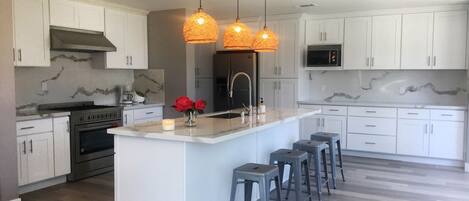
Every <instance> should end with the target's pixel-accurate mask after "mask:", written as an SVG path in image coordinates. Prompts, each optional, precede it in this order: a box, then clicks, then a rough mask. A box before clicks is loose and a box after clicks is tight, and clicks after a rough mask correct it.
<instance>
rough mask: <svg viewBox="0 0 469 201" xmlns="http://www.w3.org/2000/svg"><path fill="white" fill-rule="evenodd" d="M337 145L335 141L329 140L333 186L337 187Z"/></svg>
mask: <svg viewBox="0 0 469 201" xmlns="http://www.w3.org/2000/svg"><path fill="white" fill-rule="evenodd" d="M335 153H336V152H335V145H334V143H333V142H329V156H330V160H331V173H332V186H333V187H334V189H337V185H336V180H335V178H337V161H336V160H337V159H336V156H335Z"/></svg>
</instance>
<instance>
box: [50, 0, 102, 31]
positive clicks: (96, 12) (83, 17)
mask: <svg viewBox="0 0 469 201" xmlns="http://www.w3.org/2000/svg"><path fill="white" fill-rule="evenodd" d="M50 18H51V19H50V23H51V25H53V26H59V27H67V28H75V29H85V30H91V31H100V32H103V31H104V7H101V6H95V5H91V4H85V3H81V2H77V1H72V0H50Z"/></svg>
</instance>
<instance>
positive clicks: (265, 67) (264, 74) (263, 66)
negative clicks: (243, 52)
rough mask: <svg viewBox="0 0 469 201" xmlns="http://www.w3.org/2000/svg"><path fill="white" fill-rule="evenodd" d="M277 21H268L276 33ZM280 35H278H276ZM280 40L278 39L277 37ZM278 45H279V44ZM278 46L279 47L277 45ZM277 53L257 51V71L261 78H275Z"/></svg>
mask: <svg viewBox="0 0 469 201" xmlns="http://www.w3.org/2000/svg"><path fill="white" fill-rule="evenodd" d="M277 27H278V23H277V22H272V23H269V28H270V29H271V30H272V31H274V32H275V33H277V34H278V28H277ZM277 36H278V37H280V36H279V35H277ZM279 40H280V39H279ZM279 46H280V45H279ZM279 48H280V47H279ZM277 54H278V52H265V53H259V61H260V62H259V64H260V66H259V71H260V77H261V78H275V77H277V71H278V68H277Z"/></svg>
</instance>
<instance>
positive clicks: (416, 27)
mask: <svg viewBox="0 0 469 201" xmlns="http://www.w3.org/2000/svg"><path fill="white" fill-rule="evenodd" d="M432 51H433V13H418V14H406V15H404V16H403V17H402V58H401V62H402V64H401V68H402V69H431V58H432V54H433V52H432Z"/></svg>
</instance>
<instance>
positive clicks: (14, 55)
mask: <svg viewBox="0 0 469 201" xmlns="http://www.w3.org/2000/svg"><path fill="white" fill-rule="evenodd" d="M13 61H16V50H15V48H13Z"/></svg>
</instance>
